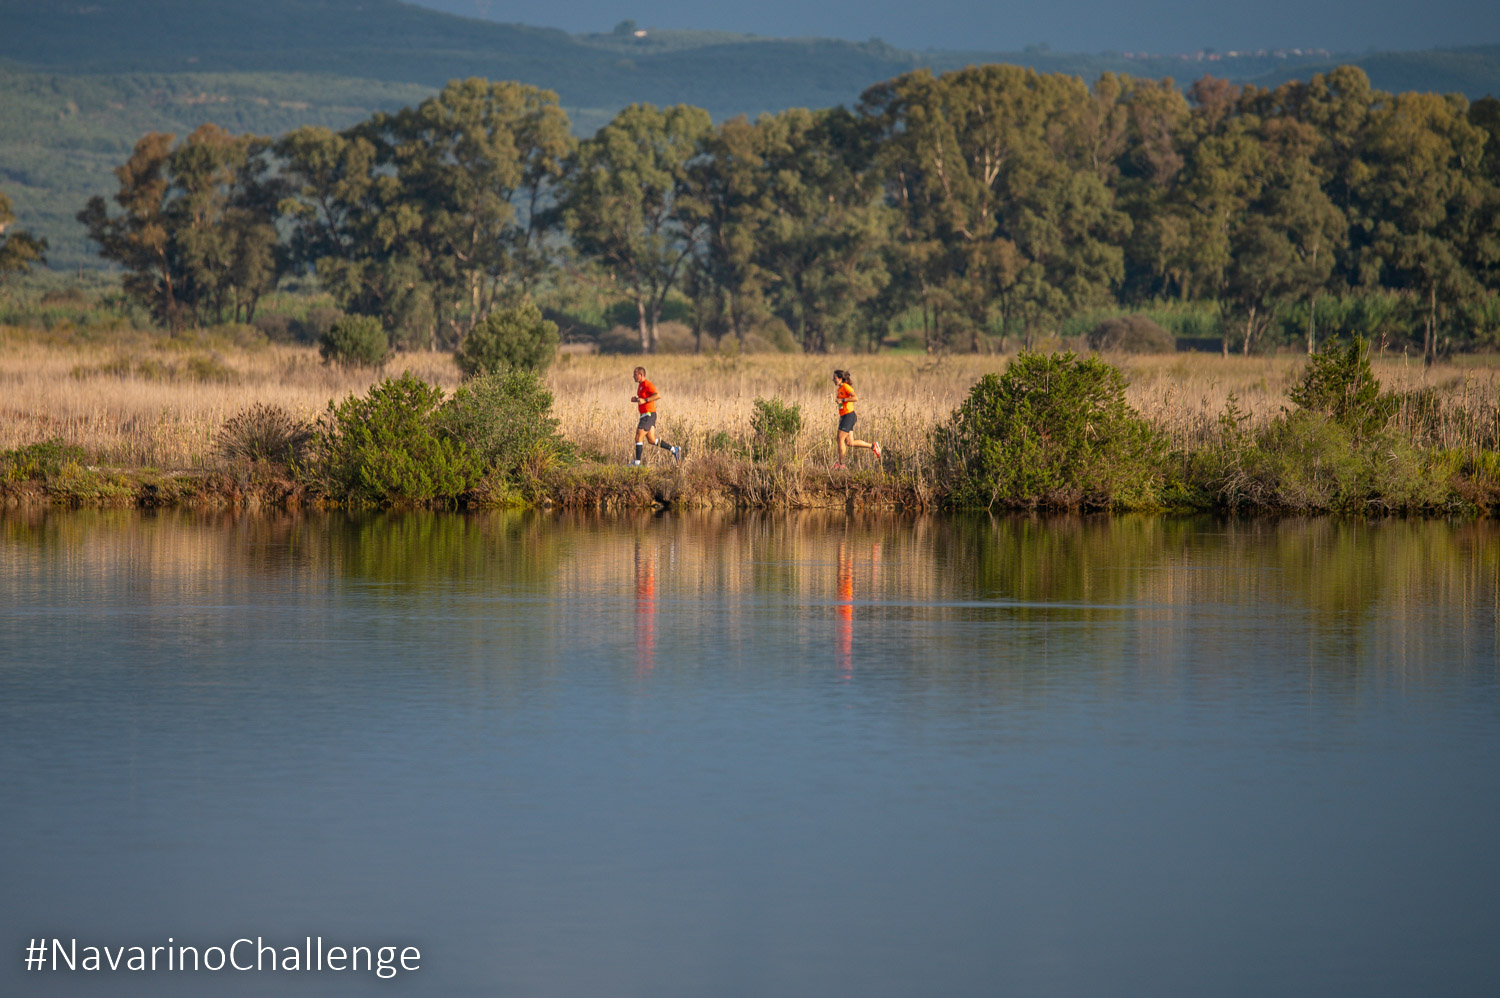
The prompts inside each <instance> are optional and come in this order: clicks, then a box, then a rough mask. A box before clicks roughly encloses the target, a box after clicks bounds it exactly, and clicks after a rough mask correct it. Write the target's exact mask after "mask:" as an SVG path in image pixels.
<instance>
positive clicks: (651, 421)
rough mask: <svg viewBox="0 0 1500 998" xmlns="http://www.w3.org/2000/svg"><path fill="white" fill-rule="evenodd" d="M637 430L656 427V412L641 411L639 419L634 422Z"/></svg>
mask: <svg viewBox="0 0 1500 998" xmlns="http://www.w3.org/2000/svg"><path fill="white" fill-rule="evenodd" d="M635 428H636V429H637V430H653V429H655V428H656V413H654V412H643V413H641V421H640V422H639V423H636V424H635Z"/></svg>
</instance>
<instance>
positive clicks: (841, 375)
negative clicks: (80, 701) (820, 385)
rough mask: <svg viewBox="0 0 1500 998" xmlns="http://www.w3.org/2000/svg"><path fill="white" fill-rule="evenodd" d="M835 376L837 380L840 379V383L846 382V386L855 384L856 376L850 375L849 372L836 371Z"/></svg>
mask: <svg viewBox="0 0 1500 998" xmlns="http://www.w3.org/2000/svg"><path fill="white" fill-rule="evenodd" d="M833 376H834V377H835V378H838V379H839V380H840V381H842V382H845V383H846V384H850V385H852V384H854V375H852V374H850V373H849V372H848V371H834V372H833Z"/></svg>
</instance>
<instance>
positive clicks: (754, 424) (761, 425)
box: [750, 398, 802, 461]
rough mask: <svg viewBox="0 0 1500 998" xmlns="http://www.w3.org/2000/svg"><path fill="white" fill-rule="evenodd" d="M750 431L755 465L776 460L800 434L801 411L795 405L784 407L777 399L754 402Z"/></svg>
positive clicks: (760, 399) (751, 453)
mask: <svg viewBox="0 0 1500 998" xmlns="http://www.w3.org/2000/svg"><path fill="white" fill-rule="evenodd" d="M750 430H751V432H752V434H753V436H752V438H751V443H750V455H751V457H753V458H754V459H755V460H757V461H769V460H772V459H774V458H777V457H780V456H781V454H782V452H783V451H784V450H785V448H786V446H787V445H788V444H790V443H792V442H793V441H794V440H796V439H797V434H799V433H801V432H802V407H801V406H800V405H797V404H796V403H793V404H791V405H788V404H786V403H785V402H783V401H782V400H781V399H779V398H773V399H762V398H758V399H756V400H755V411H754V412H753V413H751V415H750Z"/></svg>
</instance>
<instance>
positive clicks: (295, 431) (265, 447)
mask: <svg viewBox="0 0 1500 998" xmlns="http://www.w3.org/2000/svg"><path fill="white" fill-rule="evenodd" d="M312 435H313V431H312V427H311V426H309V425H308V424H307V423H306V422H305V421H304V420H301V419H298V418H297V417H295V416H293V415H292V414H291V413H289V412H287V411H286V410H285V409H283V408H282V407H281V406H279V405H271V404H267V403H265V402H257V403H255V405H253V406H250V407H249V408H247V409H242V410H240V411H239V412H237V413H235V414H234V415H233V416H230V417H229V418H228V419H227V420H225V421H224V426H223V427H222V428H221V429H220V430H219V440H218V448H219V453H220V454H223V455H224V456H225V457H227V458H229V459H231V460H235V459H242V460H249V461H281V462H284V463H286V464H291V463H292V462H294V461H297V460H299V459H300V458H301V457H302V454H303V452H304V451H305V450H306V448H307V445H308V443H309V442H310V441H311V440H312Z"/></svg>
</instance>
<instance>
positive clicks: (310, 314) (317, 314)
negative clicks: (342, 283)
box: [292, 305, 344, 343]
mask: <svg viewBox="0 0 1500 998" xmlns="http://www.w3.org/2000/svg"><path fill="white" fill-rule="evenodd" d="M343 317H344V311H343V309H338V308H334V307H332V306H331V305H318V306H315V307H313V308H310V309H308V310H307V314H306V315H305V316H303V317H302V318H301V319H299V320H297V321H296V322H294V323H293V324H292V332H293V333H294V334H295V335H296V337H297V339H299V340H301V341H302V342H304V343H322V342H323V339H324V337H326V336H327V335H328V331H329V330H330V329H332V328H333V327H334V326H335V325H336V324H337V323H338V321H339V320H340V319H342V318H343Z"/></svg>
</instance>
